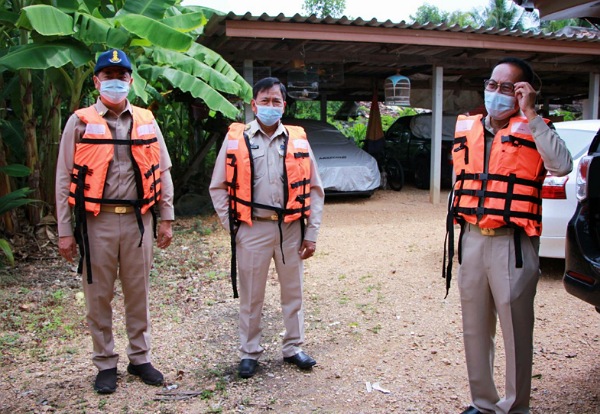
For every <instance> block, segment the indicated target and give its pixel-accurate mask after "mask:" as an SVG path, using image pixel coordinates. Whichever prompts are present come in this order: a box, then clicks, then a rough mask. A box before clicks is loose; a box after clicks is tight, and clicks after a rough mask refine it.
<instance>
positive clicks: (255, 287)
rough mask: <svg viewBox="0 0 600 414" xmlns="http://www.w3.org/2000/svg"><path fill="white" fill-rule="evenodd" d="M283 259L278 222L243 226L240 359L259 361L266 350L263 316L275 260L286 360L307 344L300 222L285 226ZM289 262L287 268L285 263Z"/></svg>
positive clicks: (238, 248) (240, 243)
mask: <svg viewBox="0 0 600 414" xmlns="http://www.w3.org/2000/svg"><path fill="white" fill-rule="evenodd" d="M281 228H282V234H283V255H284V256H283V257H282V252H281V248H280V244H279V241H280V237H279V229H278V226H277V222H276V221H253V223H252V226H248V225H247V224H242V225H241V226H240V228H239V230H238V233H237V236H236V254H237V262H238V277H239V282H238V284H239V296H240V315H239V334H240V348H239V350H240V358H241V359H258V358H259V357H260V355H261V354H262V352H263V351H264V349H263V348H262V346H261V345H260V339H261V332H262V328H261V315H262V309H263V303H264V299H265V287H266V284H267V277H268V273H269V266H270V264H271V259H273V260H274V261H275V269H276V271H277V275H278V278H279V285H280V290H281V292H280V301H281V310H282V313H283V323H284V326H285V334H284V336H283V341H282V352H283V356H284V357H289V356H293V355H295V354H296V353H298V352H300V351H301V350H302V349H301V348H300V345H301V344H302V343H303V342H304V308H303V306H302V274H303V270H304V266H303V262H302V260H301V259H300V255H299V254H298V250H299V249H300V242H301V240H300V232H301V229H300V222H299V221H294V222H292V223H282V224H281ZM284 258H285V264H284V263H283V259H284Z"/></svg>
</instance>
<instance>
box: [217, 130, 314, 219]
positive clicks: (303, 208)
mask: <svg viewBox="0 0 600 414" xmlns="http://www.w3.org/2000/svg"><path fill="white" fill-rule="evenodd" d="M286 128H287V130H288V134H289V139H287V140H286V142H285V152H286V155H285V164H284V166H285V168H284V177H283V180H284V184H283V185H285V186H286V190H285V194H286V203H285V208H278V207H273V206H267V205H262V204H259V203H256V202H254V199H253V194H252V189H253V182H252V180H253V177H254V171H253V168H254V166H253V164H252V157H251V150H250V143H249V142H248V138H247V136H246V134H244V131H245V129H246V126H245V125H244V124H241V123H233V124H231V126H230V127H229V133H228V146H227V164H226V167H225V168H226V174H227V184H228V187H229V202H230V218H231V219H233V221H235V222H244V223H247V224H249V225H252V207H259V208H264V209H268V210H273V211H274V212H276V213H277V214H278V216H279V217H280V218H281V217H282V218H283V221H284V222H286V223H289V222H292V221H294V220H298V219H300V218H303V217H308V216H309V215H310V157H309V152H308V148H309V144H308V140H307V139H306V133H305V132H304V129H303V128H301V127H297V126H287V127H286Z"/></svg>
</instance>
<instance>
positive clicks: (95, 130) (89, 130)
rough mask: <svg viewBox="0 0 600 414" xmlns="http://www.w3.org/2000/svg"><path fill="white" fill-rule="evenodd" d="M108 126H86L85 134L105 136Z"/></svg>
mask: <svg viewBox="0 0 600 414" xmlns="http://www.w3.org/2000/svg"><path fill="white" fill-rule="evenodd" d="M105 131H106V126H105V125H102V124H87V125H86V126H85V133H86V134H89V135H96V134H98V135H104V132H105Z"/></svg>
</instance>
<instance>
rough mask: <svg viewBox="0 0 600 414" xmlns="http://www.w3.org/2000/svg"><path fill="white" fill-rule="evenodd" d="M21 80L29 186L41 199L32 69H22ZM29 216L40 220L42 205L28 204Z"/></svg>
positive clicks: (32, 220)
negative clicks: (29, 173) (29, 171)
mask: <svg viewBox="0 0 600 414" xmlns="http://www.w3.org/2000/svg"><path fill="white" fill-rule="evenodd" d="M19 82H20V87H21V96H22V99H23V102H22V105H23V113H22V122H23V135H24V137H25V157H26V160H25V165H26V166H27V167H29V169H30V170H31V175H30V176H29V188H31V190H32V193H31V196H32V198H34V199H36V200H41V192H40V166H39V155H38V146H37V134H36V130H35V117H34V114H33V82H32V80H31V71H30V70H29V69H21V70H20V71H19ZM27 218H28V220H29V223H30V224H32V225H35V224H37V223H39V221H40V206H39V205H37V203H32V204H29V205H28V206H27Z"/></svg>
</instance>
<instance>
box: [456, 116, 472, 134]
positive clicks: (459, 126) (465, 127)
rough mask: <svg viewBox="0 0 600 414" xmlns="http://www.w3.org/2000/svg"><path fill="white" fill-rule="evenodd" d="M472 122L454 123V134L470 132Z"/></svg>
mask: <svg viewBox="0 0 600 414" xmlns="http://www.w3.org/2000/svg"><path fill="white" fill-rule="evenodd" d="M473 122H475V121H473V120H472V119H462V120H460V121H457V122H456V132H459V133H460V132H465V131H470V130H471V128H473Z"/></svg>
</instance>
